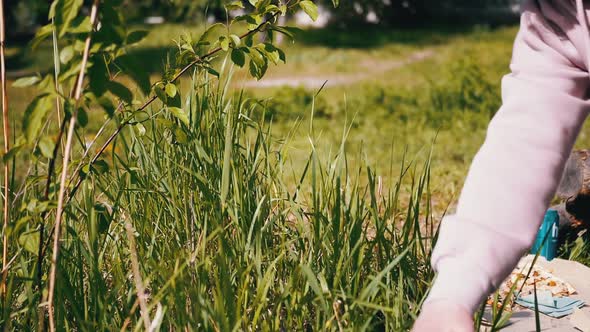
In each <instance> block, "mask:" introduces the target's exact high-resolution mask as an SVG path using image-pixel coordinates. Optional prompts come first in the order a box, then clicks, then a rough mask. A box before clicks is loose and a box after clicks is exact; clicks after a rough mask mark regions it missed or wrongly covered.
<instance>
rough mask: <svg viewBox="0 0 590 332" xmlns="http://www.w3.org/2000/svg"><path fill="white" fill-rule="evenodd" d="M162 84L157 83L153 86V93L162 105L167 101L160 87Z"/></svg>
mask: <svg viewBox="0 0 590 332" xmlns="http://www.w3.org/2000/svg"><path fill="white" fill-rule="evenodd" d="M162 86H163V83H158V84H156V85H155V86H154V93H155V94H156V96H157V97H158V99H160V100H161V101H162V102H163V103H164V104H165V103H166V102H167V101H168V96H167V95H166V92H165V91H164V88H163V87H162Z"/></svg>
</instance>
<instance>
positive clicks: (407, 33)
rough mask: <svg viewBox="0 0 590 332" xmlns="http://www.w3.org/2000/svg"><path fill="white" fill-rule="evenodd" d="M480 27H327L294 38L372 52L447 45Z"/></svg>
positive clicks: (304, 32)
mask: <svg viewBox="0 0 590 332" xmlns="http://www.w3.org/2000/svg"><path fill="white" fill-rule="evenodd" d="M484 27H485V26H484ZM478 28H479V29H481V28H482V25H478V24H461V25H449V24H438V25H429V26H425V27H418V28H388V27H382V26H379V25H369V24H365V25H354V26H351V27H346V28H342V27H337V26H328V27H325V28H319V29H308V30H301V31H299V32H298V33H297V35H296V37H295V38H296V40H297V41H298V42H301V43H303V44H304V45H310V46H312V45H313V46H323V47H329V48H357V49H370V48H377V47H382V46H386V45H387V44H405V45H415V46H426V45H439V44H443V43H446V42H448V41H449V40H450V39H451V38H453V37H456V36H458V35H464V34H468V33H470V32H472V31H474V30H475V29H478Z"/></svg>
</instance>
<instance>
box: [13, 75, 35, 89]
mask: <svg viewBox="0 0 590 332" xmlns="http://www.w3.org/2000/svg"><path fill="white" fill-rule="evenodd" d="M40 80H41V78H40V77H39V76H29V77H21V78H19V79H18V80H16V81H14V83H12V87H14V88H24V87H27V86H31V85H33V84H35V83H37V82H39V81H40Z"/></svg>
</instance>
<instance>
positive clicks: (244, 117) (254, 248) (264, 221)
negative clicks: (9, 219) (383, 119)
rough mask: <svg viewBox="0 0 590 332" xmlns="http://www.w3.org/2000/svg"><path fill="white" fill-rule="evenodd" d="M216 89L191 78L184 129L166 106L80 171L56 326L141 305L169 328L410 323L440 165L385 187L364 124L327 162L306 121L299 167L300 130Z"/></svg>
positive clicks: (16, 281)
mask: <svg viewBox="0 0 590 332" xmlns="http://www.w3.org/2000/svg"><path fill="white" fill-rule="evenodd" d="M228 76H229V75H228ZM211 80H213V78H211V77H210V76H208V74H206V73H201V72H200V71H198V72H195V73H194V75H193V77H192V80H191V82H190V84H189V85H190V87H189V90H190V91H189V93H187V94H186V98H185V100H184V101H183V104H184V107H183V109H184V112H186V115H187V116H188V118H189V122H188V123H189V125H188V126H186V125H184V124H183V123H182V122H180V121H179V120H178V119H177V118H176V117H166V116H164V117H162V116H161V114H160V109H159V106H154V107H153V108H152V109H151V110H149V111H147V112H146V113H145V114H142V115H141V116H138V118H137V124H136V125H135V126H134V127H133V128H130V130H127V131H125V132H124V133H123V134H122V135H121V136H120V137H119V138H118V139H117V140H116V141H115V142H114V146H113V148H112V150H111V151H110V156H109V158H108V162H107V163H103V164H100V163H99V164H97V165H96V166H93V168H91V169H88V170H84V171H85V172H87V178H86V181H85V182H84V183H83V185H82V186H81V188H80V190H79V191H78V193H77V195H76V196H75V198H74V199H73V200H72V202H71V203H70V205H68V208H67V210H66V215H65V221H64V222H65V224H66V231H65V232H64V234H63V240H62V255H63V256H62V257H63V259H61V260H59V268H58V271H59V275H58V278H57V286H56V294H55V313H56V323H57V325H58V326H61V327H62V328H63V329H64V330H80V331H81V330H89V331H90V330H91V331H107V330H108V331H112V330H119V329H126V330H139V329H142V328H143V327H144V321H145V320H146V316H145V315H144V317H143V318H142V315H141V310H142V309H141V308H142V305H145V306H147V316H148V318H147V319H148V320H150V323H151V325H152V326H153V327H154V328H155V327H158V326H159V327H161V328H162V329H164V330H169V329H172V330H183V329H187V330H217V331H232V330H265V331H266V330H268V331H274V330H375V329H387V330H407V329H409V328H410V327H411V324H412V322H413V320H414V318H415V315H416V314H417V312H418V310H419V304H420V303H421V301H423V298H424V296H425V294H426V292H427V289H428V286H429V281H430V280H431V279H432V277H433V272H432V270H431V268H430V266H429V264H428V260H429V257H430V252H431V248H432V243H433V241H434V239H435V237H436V229H435V222H434V220H433V219H432V218H431V210H430V203H429V199H430V197H429V195H430V191H429V185H430V162H429V160H430V159H429V158H428V157H427V158H424V160H422V161H417V160H413V161H404V162H403V165H401V168H400V169H401V170H402V171H401V172H400V173H399V175H398V177H397V179H395V181H391V183H385V184H384V183H382V180H381V177H379V176H378V175H377V174H375V173H374V172H373V170H372V168H371V167H370V161H369V160H368V159H364V161H363V163H362V165H359V166H357V167H355V168H354V169H352V168H350V167H349V164H348V161H347V159H348V156H347V153H346V149H345V146H346V137H347V133H348V131H349V130H354V129H351V127H350V126H347V127H345V128H343V130H342V132H343V133H342V142H341V145H340V147H339V148H338V149H337V152H336V153H335V154H334V155H332V156H331V157H329V158H326V157H325V156H323V155H319V154H318V153H317V152H316V148H317V147H318V146H320V145H321V144H323V143H322V142H321V141H316V138H315V136H314V133H313V129H311V128H310V131H309V133H308V135H309V142H310V144H309V149H308V156H309V157H308V159H307V160H306V161H305V167H304V168H303V169H294V168H291V167H290V166H289V164H290V156H289V151H288V149H287V146H288V141H289V137H288V136H287V137H283V138H276V137H274V136H273V135H271V134H270V132H271V123H267V122H265V121H266V120H265V118H264V116H260V115H261V114H264V112H265V110H264V109H263V107H262V106H261V104H260V103H257V102H256V101H255V100H252V99H247V98H246V97H245V96H244V95H243V94H242V93H239V92H233V91H231V90H230V89H229V88H228V86H229V85H228V84H229V83H228V81H229V79H228V81H224V80H222V81H221V82H217V83H215V82H212V81H211ZM256 119H258V120H256ZM359 155H361V156H362V151H359ZM106 167H108V168H110V169H111V171H110V172H104V168H106ZM32 172H33V175H32V176H30V177H29V179H28V183H27V185H26V186H25V188H26V189H24V190H22V191H21V192H20V194H19V195H17V202H16V206H19V204H23V206H22V208H21V209H20V210H19V211H14V218H15V220H19V222H17V226H16V227H15V228H14V230H13V233H12V234H11V238H13V239H19V243H18V244H16V243H13V244H11V247H12V248H17V247H18V254H17V255H16V257H17V259H16V260H15V261H14V262H13V263H12V264H13V265H12V267H11V271H13V272H12V273H11V276H12V277H11V279H10V280H9V283H10V288H11V291H10V292H9V294H11V296H10V298H9V299H8V300H7V303H6V304H5V305H4V306H3V307H2V312H3V316H2V317H3V320H2V324H3V325H4V326H5V327H6V328H8V329H17V330H23V329H30V328H34V327H35V326H37V325H36V324H38V323H37V322H38V321H39V318H40V317H38V315H39V311H38V310H37V308H38V306H40V305H41V303H40V298H41V296H40V295H41V294H40V290H39V289H37V284H36V281H35V280H36V276H37V273H38V271H37V266H36V264H37V254H38V247H37V246H38V238H39V233H38V229H35V228H34V225H36V224H35V223H31V222H30V220H29V219H30V218H31V217H32V216H34V215H37V214H35V213H34V212H35V209H36V208H38V207H36V206H35V204H34V203H31V202H35V200H33V199H32V198H33V197H35V188H36V186H38V185H39V184H37V183H36V182H35V180H34V179H35V178H36V175H35V174H34V173H35V170H33V171H32ZM293 179H295V180H293ZM403 182H406V183H410V189H409V191H408V192H405V189H403V188H404V187H403V186H402V183H403ZM402 195H406V196H409V197H410V199H409V202H404V203H403V204H402V203H401V199H400V196H402ZM25 202H26V204H25ZM127 230H129V231H130V234H131V235H132V236H131V238H130V237H128V236H127ZM15 250H16V249H15ZM134 259H137V263H138V267H139V269H138V271H135V270H134V268H133V267H132V265H133V263H134ZM43 269H47V266H44V267H43ZM138 282H139V283H138ZM140 284H142V285H141V286H140ZM143 287H144V288H145V302H143V303H142V300H141V299H142V298H143V296H138V295H142V294H141V288H143ZM144 310H145V307H144ZM145 313H146V312H144V314H145Z"/></svg>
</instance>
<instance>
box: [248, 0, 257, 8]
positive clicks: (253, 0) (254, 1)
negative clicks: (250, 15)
mask: <svg viewBox="0 0 590 332" xmlns="http://www.w3.org/2000/svg"><path fill="white" fill-rule="evenodd" d="M248 2H249V3H250V4H251V5H252V6H254V7H256V4H257V3H258V0H248Z"/></svg>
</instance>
